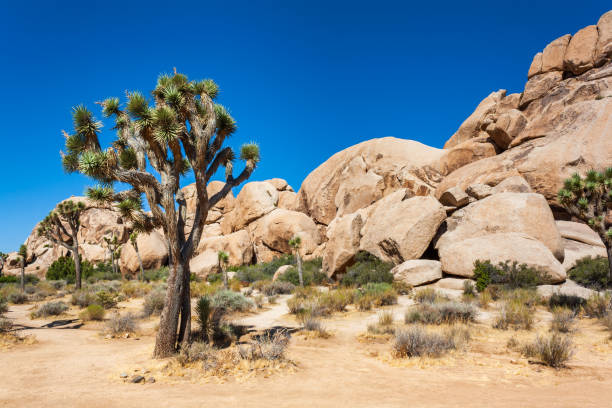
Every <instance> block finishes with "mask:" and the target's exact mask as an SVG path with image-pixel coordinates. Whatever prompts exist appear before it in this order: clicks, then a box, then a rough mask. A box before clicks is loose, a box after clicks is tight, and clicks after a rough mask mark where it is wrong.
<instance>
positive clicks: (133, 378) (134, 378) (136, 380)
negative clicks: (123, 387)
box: [130, 375, 145, 384]
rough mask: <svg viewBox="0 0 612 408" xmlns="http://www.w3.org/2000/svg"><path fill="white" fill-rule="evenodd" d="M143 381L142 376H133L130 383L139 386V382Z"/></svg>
mask: <svg viewBox="0 0 612 408" xmlns="http://www.w3.org/2000/svg"><path fill="white" fill-rule="evenodd" d="M144 380H145V378H144V377H143V376H142V375H135V376H133V377H132V379H131V380H130V381H131V382H133V383H134V384H139V383H141V382H143V381H144Z"/></svg>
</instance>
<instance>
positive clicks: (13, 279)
mask: <svg viewBox="0 0 612 408" xmlns="http://www.w3.org/2000/svg"><path fill="white" fill-rule="evenodd" d="M18 282H20V280H19V279H18V278H17V276H15V275H4V276H0V283H18Z"/></svg>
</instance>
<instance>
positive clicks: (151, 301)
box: [142, 290, 166, 317]
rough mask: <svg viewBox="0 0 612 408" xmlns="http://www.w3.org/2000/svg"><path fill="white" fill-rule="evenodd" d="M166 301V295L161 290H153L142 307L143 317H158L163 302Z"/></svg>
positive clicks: (162, 307)
mask: <svg viewBox="0 0 612 408" xmlns="http://www.w3.org/2000/svg"><path fill="white" fill-rule="evenodd" d="M165 300H166V294H165V292H164V291H162V290H154V291H152V292H151V293H149V294H148V295H147V296H146V297H145V299H144V303H143V305H142V314H143V315H144V316H145V317H149V316H151V315H160V314H161V312H162V310H163V309H164V302H165Z"/></svg>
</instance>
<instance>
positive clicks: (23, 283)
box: [21, 258, 25, 292]
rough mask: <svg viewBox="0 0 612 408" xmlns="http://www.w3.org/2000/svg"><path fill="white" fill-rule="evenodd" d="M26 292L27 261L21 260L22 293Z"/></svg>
mask: <svg viewBox="0 0 612 408" xmlns="http://www.w3.org/2000/svg"><path fill="white" fill-rule="evenodd" d="M24 291H25V259H23V258H21V292H24Z"/></svg>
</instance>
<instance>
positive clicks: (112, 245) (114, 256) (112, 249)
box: [103, 234, 122, 275]
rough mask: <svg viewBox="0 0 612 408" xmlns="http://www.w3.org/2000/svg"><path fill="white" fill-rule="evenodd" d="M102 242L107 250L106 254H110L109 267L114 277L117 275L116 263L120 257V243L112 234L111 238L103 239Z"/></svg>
mask: <svg viewBox="0 0 612 408" xmlns="http://www.w3.org/2000/svg"><path fill="white" fill-rule="evenodd" d="M103 239H104V242H105V243H106V248H107V249H108V252H109V253H110V258H111V265H112V267H113V273H114V274H115V275H118V274H119V266H118V262H119V257H120V256H121V245H122V244H121V242H119V239H118V238H117V236H116V235H115V234H113V235H112V236H111V237H104V238H103Z"/></svg>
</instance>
